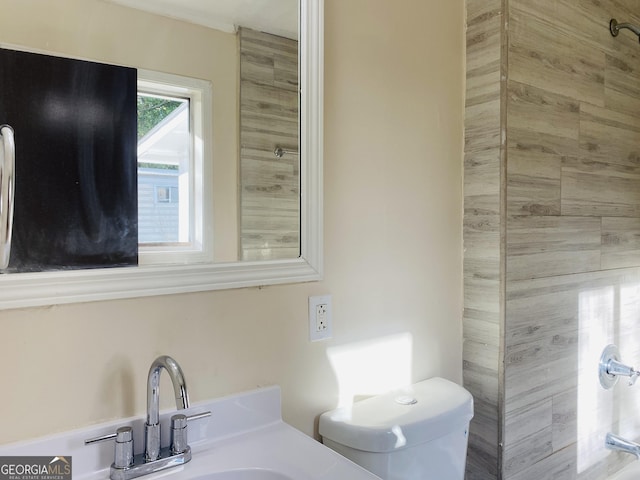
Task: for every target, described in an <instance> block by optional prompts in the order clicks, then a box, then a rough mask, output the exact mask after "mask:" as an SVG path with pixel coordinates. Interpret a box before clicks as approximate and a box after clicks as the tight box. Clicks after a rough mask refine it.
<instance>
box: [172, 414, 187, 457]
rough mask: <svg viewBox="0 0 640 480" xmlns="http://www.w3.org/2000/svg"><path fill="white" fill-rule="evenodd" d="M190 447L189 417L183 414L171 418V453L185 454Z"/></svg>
mask: <svg viewBox="0 0 640 480" xmlns="http://www.w3.org/2000/svg"><path fill="white" fill-rule="evenodd" d="M188 446H189V444H188V442H187V416H186V415H183V414H181V413H178V414H177V415H174V416H173V417H171V453H172V454H173V455H177V454H178V453H183V452H184V451H185V450H186V449H187V447H188Z"/></svg>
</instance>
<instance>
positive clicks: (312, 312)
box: [309, 295, 333, 342]
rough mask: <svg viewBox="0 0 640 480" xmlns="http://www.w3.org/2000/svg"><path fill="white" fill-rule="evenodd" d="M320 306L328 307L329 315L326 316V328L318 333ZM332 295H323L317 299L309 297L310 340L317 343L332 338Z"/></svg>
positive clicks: (316, 297)
mask: <svg viewBox="0 0 640 480" xmlns="http://www.w3.org/2000/svg"><path fill="white" fill-rule="evenodd" d="M318 305H326V306H327V313H326V314H325V316H324V321H325V328H324V329H323V330H320V331H318V328H317V325H318V322H317V318H316V316H317V312H318ZM331 312H332V309H331V295H321V296H315V297H309V340H310V341H312V342H317V341H318V340H326V339H328V338H331V336H332V334H333V333H332V332H333V328H332V326H333V325H332V318H331V317H332V315H331Z"/></svg>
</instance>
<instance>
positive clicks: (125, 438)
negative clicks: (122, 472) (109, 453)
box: [113, 427, 133, 468]
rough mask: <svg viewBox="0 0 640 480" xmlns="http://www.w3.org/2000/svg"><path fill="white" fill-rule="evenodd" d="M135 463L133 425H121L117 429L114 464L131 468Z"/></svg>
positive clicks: (117, 466)
mask: <svg viewBox="0 0 640 480" xmlns="http://www.w3.org/2000/svg"><path fill="white" fill-rule="evenodd" d="M131 465H133V430H132V429H131V427H120V428H119V429H117V430H116V454H115V460H114V461H113V466H114V467H116V468H129V467H130V466H131Z"/></svg>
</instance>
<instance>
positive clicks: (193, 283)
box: [0, 0, 324, 310]
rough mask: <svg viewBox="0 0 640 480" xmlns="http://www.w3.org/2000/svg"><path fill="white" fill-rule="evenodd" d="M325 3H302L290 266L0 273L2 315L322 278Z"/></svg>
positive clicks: (273, 263)
mask: <svg viewBox="0 0 640 480" xmlns="http://www.w3.org/2000/svg"><path fill="white" fill-rule="evenodd" d="M323 2H324V0H300V5H301V8H300V18H301V25H300V26H301V32H300V65H301V68H300V89H301V92H302V93H303V95H301V99H302V101H301V104H300V112H301V115H300V120H301V131H300V147H301V155H300V162H301V165H300V178H301V184H300V187H301V218H302V223H301V226H300V238H301V256H300V258H296V259H289V260H273V261H261V262H232V263H215V264H213V263H212V264H202V265H178V266H176V265H157V266H155V265H148V266H147V265H143V266H138V267H124V268H106V269H92V270H73V271H54V272H38V273H19V274H6V275H0V310H3V309H10V308H21V307H30V306H42V305H55V304H63V303H75V302H87V301H95V300H109V299H116V298H132V297H145V296H153V295H166V294H174V293H186V292H200V291H207V290H221V289H228V288H240V287H251V286H261V285H275V284H283V283H296V282H308V281H314V280H320V279H321V278H322V263H323V257H322V248H323V219H322V205H323V197H322V188H323V187H322V146H323V112H322V108H323V98H324V97H323V95H324V92H323V76H324V68H323V67H324V64H323V55H324V53H323V45H324V7H323Z"/></svg>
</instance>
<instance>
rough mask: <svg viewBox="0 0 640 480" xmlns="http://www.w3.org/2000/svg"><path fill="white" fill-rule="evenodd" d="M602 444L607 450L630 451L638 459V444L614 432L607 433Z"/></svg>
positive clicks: (639, 453)
mask: <svg viewBox="0 0 640 480" xmlns="http://www.w3.org/2000/svg"><path fill="white" fill-rule="evenodd" d="M604 445H605V447H607V448H608V449H609V450H617V451H619V452H625V453H630V454H632V455H635V456H636V458H638V459H640V445H639V444H637V443H635V442H631V441H629V440H626V439H624V438H622V437H621V436H619V435H616V434H614V433H607V436H606V438H605V440H604Z"/></svg>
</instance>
